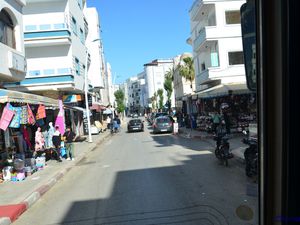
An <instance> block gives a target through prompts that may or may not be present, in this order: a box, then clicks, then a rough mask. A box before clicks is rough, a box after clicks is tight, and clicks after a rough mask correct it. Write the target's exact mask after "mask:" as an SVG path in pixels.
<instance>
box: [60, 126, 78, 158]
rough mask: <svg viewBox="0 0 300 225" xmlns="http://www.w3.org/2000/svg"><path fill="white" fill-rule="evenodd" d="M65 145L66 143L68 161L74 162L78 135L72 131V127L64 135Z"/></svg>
mask: <svg viewBox="0 0 300 225" xmlns="http://www.w3.org/2000/svg"><path fill="white" fill-rule="evenodd" d="M63 137H64V140H65V143H66V151H67V160H74V159H75V158H74V156H75V155H74V144H73V142H74V141H75V138H76V134H75V133H74V132H73V131H72V130H71V128H70V127H67V129H66V132H65V133H64V135H63Z"/></svg>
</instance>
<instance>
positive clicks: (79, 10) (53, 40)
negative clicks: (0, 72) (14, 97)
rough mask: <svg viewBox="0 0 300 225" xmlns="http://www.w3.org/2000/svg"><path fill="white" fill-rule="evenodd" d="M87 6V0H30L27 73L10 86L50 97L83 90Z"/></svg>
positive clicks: (26, 21) (26, 29)
mask: <svg viewBox="0 0 300 225" xmlns="http://www.w3.org/2000/svg"><path fill="white" fill-rule="evenodd" d="M85 7H86V0H27V5H26V7H24V40H25V55H26V58H27V75H26V79H25V80H23V81H21V82H18V83H15V84H9V85H7V87H8V88H10V89H15V90H21V91H26V92H36V93H40V94H43V95H50V96H51V97H58V96H62V95H64V94H69V93H74V94H75V93H78V94H82V93H83V90H84V75H85V74H84V72H85V67H86V66H87V65H86V57H87V54H86V47H85V40H86V37H87V34H88V23H87V20H86V18H85V16H84V13H83V10H84V8H85ZM90 61H91V57H90V56H89V57H88V62H90Z"/></svg>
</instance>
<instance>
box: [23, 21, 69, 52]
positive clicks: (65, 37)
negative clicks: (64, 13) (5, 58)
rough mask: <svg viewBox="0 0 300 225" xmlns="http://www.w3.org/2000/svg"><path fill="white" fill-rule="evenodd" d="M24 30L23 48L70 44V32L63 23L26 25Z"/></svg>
mask: <svg viewBox="0 0 300 225" xmlns="http://www.w3.org/2000/svg"><path fill="white" fill-rule="evenodd" d="M24 30H25V31H24V41H25V47H40V46H51V45H70V44H71V32H70V31H69V28H68V25H67V24H65V23H58V24H42V25H26V26H25V29H24Z"/></svg>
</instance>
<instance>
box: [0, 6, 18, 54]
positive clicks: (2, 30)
mask: <svg viewBox="0 0 300 225" xmlns="http://www.w3.org/2000/svg"><path fill="white" fill-rule="evenodd" d="M0 42H1V43H3V44H5V45H7V46H9V47H11V48H16V42H15V32H14V24H13V22H12V19H11V17H10V16H9V14H8V13H7V12H6V11H5V10H1V12H0Z"/></svg>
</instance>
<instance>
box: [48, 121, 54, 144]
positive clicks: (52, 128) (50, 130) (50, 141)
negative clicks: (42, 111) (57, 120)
mask: <svg viewBox="0 0 300 225" xmlns="http://www.w3.org/2000/svg"><path fill="white" fill-rule="evenodd" d="M54 132H55V128H54V127H53V123H52V122H50V123H49V130H48V147H49V148H52V147H53V141H52V137H53V134H54Z"/></svg>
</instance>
